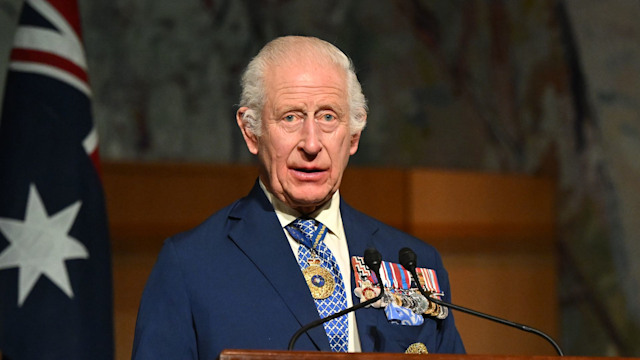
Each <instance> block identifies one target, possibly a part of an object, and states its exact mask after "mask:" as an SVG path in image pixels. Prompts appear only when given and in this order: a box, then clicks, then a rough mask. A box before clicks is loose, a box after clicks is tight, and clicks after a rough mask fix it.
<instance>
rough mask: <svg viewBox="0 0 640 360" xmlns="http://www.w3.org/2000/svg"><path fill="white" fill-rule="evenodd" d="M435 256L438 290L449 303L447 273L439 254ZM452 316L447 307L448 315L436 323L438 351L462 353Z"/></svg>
mask: <svg viewBox="0 0 640 360" xmlns="http://www.w3.org/2000/svg"><path fill="white" fill-rule="evenodd" d="M435 257H436V263H437V264H438V266H437V268H438V269H439V270H437V277H438V283H439V285H440V290H442V291H443V292H444V297H443V299H442V300H444V301H446V302H449V303H450V302H451V286H450V285H449V275H448V273H447V270H445V268H444V265H443V264H442V259H441V257H440V255H439V254H438V253H436V254H435ZM453 318H454V316H453V313H452V311H451V309H449V316H447V318H446V319H444V320H442V321H441V322H440V323H439V324H438V327H439V331H438V335H437V336H438V351H437V352H438V353H443V354H464V353H465V352H466V351H465V348H464V345H463V343H462V339H461V338H460V334H459V333H458V329H457V328H456V326H455V322H454V319H453Z"/></svg>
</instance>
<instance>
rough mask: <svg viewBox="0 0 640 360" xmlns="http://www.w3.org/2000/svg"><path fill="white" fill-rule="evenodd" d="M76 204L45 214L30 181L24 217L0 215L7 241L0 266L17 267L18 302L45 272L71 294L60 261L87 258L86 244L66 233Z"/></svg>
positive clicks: (74, 217)
mask: <svg viewBox="0 0 640 360" xmlns="http://www.w3.org/2000/svg"><path fill="white" fill-rule="evenodd" d="M80 205H81V201H76V202H75V203H73V204H71V205H69V206H67V207H66V208H65V209H63V210H61V211H59V212H58V213H57V214H55V215H52V216H51V217H49V216H48V214H47V211H46V209H45V207H44V204H43V203H42V199H41V198H40V194H39V193H38V190H37V189H36V186H35V185H34V184H31V186H30V187H29V198H28V200H27V209H26V214H25V219H24V221H20V220H16V219H10V218H1V217H0V231H1V232H2V233H3V234H4V236H5V237H6V238H7V240H8V241H9V243H10V245H9V246H8V247H7V248H6V249H5V251H3V252H2V253H0V270H2V269H9V268H14V267H17V268H19V271H18V273H19V282H18V306H20V307H21V306H22V304H24V301H25V300H26V298H27V296H29V293H30V292H31V290H32V289H33V287H34V286H35V284H36V281H37V280H38V279H39V278H40V275H46V276H47V277H48V278H49V279H50V280H51V281H52V282H53V283H54V284H55V285H57V286H58V288H60V290H62V291H63V292H64V293H65V294H66V295H67V296H68V297H69V298H73V289H72V288H71V283H70V281H69V274H68V272H67V268H66V266H65V263H64V262H65V261H66V260H69V259H87V258H89V252H88V251H87V248H86V247H85V246H84V245H83V244H82V243H81V242H79V241H78V240H76V239H74V238H72V237H71V236H69V235H68V233H69V230H70V229H71V226H72V225H73V223H74V221H75V219H76V216H77V215H78V211H79V210H80Z"/></svg>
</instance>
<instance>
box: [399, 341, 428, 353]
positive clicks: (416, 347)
mask: <svg viewBox="0 0 640 360" xmlns="http://www.w3.org/2000/svg"><path fill="white" fill-rule="evenodd" d="M404 353H405V354H428V353H429V352H428V351H427V346H426V345H425V344H423V343H419V342H418V343H413V344H411V345H409V347H408V348H407V350H406V351H405V352H404Z"/></svg>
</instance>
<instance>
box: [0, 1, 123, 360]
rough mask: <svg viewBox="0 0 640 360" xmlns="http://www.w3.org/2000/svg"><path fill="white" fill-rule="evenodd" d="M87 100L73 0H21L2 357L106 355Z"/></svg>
mask: <svg viewBox="0 0 640 360" xmlns="http://www.w3.org/2000/svg"><path fill="white" fill-rule="evenodd" d="M90 100H91V90H90V87H89V83H88V77H87V66H86V62H85V56H84V50H83V46H82V38H81V31H80V18H79V12H78V7H77V3H76V0H25V2H24V5H23V10H22V13H21V17H20V21H19V24H18V28H17V31H16V35H15V41H14V47H13V50H12V52H11V57H10V60H9V70H8V75H7V80H6V86H5V97H4V102H3V105H2V117H1V118H0V353H2V356H3V358H4V359H12V360H23V359H113V309H112V301H113V300H112V298H113V294H112V280H111V258H110V247H109V237H108V228H107V220H106V212H105V206H104V197H103V193H102V185H101V181H100V176H99V166H98V140H97V135H96V131H95V128H94V125H93V122H92V117H91V102H90Z"/></svg>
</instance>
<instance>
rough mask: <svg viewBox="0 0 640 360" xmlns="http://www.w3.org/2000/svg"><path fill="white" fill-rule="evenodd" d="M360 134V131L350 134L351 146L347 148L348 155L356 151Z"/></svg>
mask: <svg viewBox="0 0 640 360" xmlns="http://www.w3.org/2000/svg"><path fill="white" fill-rule="evenodd" d="M360 134H362V130H361V131H358V132H357V133H355V134H351V145H350V147H349V155H353V154H355V153H356V151H358V145H359V144H360Z"/></svg>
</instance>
